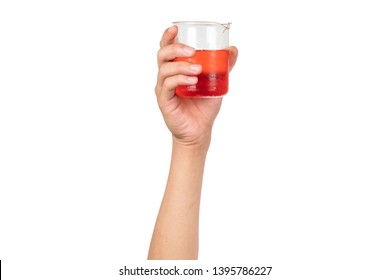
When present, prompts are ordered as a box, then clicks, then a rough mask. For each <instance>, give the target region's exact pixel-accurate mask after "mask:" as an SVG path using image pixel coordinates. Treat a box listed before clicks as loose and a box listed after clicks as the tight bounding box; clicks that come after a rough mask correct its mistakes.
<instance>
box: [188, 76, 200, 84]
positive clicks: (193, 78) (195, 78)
mask: <svg viewBox="0 0 390 280" xmlns="http://www.w3.org/2000/svg"><path fill="white" fill-rule="evenodd" d="M187 81H188V82H189V83H191V84H195V83H196V82H197V81H198V78H197V77H187Z"/></svg>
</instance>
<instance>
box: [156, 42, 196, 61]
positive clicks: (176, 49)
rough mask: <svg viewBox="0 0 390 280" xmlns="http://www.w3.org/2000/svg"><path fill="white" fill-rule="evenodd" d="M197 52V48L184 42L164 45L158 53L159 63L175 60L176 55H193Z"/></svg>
mask: <svg viewBox="0 0 390 280" xmlns="http://www.w3.org/2000/svg"><path fill="white" fill-rule="evenodd" d="M194 54H195V49H194V48H191V47H189V46H186V45H183V44H170V45H167V46H165V47H162V48H161V49H160V50H159V51H158V53H157V61H158V65H159V66H161V65H162V64H163V63H164V62H168V61H171V60H173V59H174V58H176V57H191V56H193V55H194Z"/></svg>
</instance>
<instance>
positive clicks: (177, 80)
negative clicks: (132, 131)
mask: <svg viewBox="0 0 390 280" xmlns="http://www.w3.org/2000/svg"><path fill="white" fill-rule="evenodd" d="M177 32H178V30H177V27H176V26H172V27H170V28H168V29H167V30H166V31H165V32H164V34H163V36H162V39H161V41H160V47H161V48H160V50H159V51H158V56H157V58H158V67H159V72H158V77H157V84H156V87H155V92H156V96H157V101H158V105H159V107H160V110H161V113H162V115H163V117H164V121H165V123H166V125H167V127H168V129H169V130H170V131H171V132H172V135H173V137H174V141H176V142H178V143H180V144H184V145H186V146H187V145H190V146H192V145H203V144H205V143H207V144H208V143H209V141H210V136H211V129H212V126H213V123H214V120H215V118H216V117H217V115H218V112H219V109H220V107H221V103H222V98H198V99H196V98H194V99H190V98H181V97H178V96H177V95H176V94H175V89H176V88H177V87H178V86H181V85H194V84H196V83H197V81H198V79H197V77H196V75H198V74H200V73H201V71H202V67H201V65H199V64H191V63H189V62H173V61H172V60H173V59H174V58H176V57H191V56H193V55H194V54H195V49H193V48H191V47H189V46H186V45H183V44H178V43H174V42H173V41H174V39H175V37H176V35H177ZM237 56H238V50H237V48H236V47H229V71H230V70H231V69H232V68H233V66H234V64H235V63H236V60H237Z"/></svg>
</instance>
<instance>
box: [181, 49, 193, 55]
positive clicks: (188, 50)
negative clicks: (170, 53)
mask: <svg viewBox="0 0 390 280" xmlns="http://www.w3.org/2000/svg"><path fill="white" fill-rule="evenodd" d="M194 52H195V50H194V49H193V48H191V47H184V48H183V54H184V55H188V56H190V55H193V54H194Z"/></svg>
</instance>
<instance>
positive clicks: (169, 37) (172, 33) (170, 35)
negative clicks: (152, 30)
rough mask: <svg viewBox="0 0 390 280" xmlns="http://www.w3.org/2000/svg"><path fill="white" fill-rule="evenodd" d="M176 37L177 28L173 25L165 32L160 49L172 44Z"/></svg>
mask: <svg viewBox="0 0 390 280" xmlns="http://www.w3.org/2000/svg"><path fill="white" fill-rule="evenodd" d="M176 35H177V26H176V25H173V26H171V27H169V28H168V29H167V30H165V32H164V34H163V36H162V38H161V41H160V47H161V48H162V47H165V46H166V45H169V44H172V43H173V40H174V39H175V37H176Z"/></svg>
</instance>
